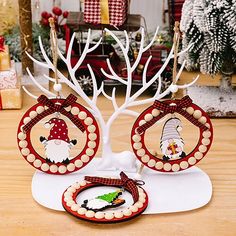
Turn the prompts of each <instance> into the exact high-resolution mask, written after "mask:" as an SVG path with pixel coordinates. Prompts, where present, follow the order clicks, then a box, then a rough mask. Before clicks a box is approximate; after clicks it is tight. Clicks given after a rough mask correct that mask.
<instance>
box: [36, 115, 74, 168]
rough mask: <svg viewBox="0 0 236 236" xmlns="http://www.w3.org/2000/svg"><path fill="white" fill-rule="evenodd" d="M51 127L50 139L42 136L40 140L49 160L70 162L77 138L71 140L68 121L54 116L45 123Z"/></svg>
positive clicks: (47, 126)
mask: <svg viewBox="0 0 236 236" xmlns="http://www.w3.org/2000/svg"><path fill="white" fill-rule="evenodd" d="M45 128H50V134H49V136H48V139H46V138H45V137H43V136H41V137H40V142H41V143H42V144H43V145H44V148H45V155H46V161H47V162H53V163H64V164H69V162H70V160H69V157H70V149H71V147H73V146H74V145H76V143H77V140H76V139H74V140H69V137H68V127H67V125H66V122H65V121H64V120H62V119H59V118H52V119H50V120H49V121H48V122H46V123H45Z"/></svg>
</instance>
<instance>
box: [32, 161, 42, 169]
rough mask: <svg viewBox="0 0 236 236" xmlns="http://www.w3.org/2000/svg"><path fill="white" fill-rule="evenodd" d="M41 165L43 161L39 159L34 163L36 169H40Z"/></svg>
mask: <svg viewBox="0 0 236 236" xmlns="http://www.w3.org/2000/svg"><path fill="white" fill-rule="evenodd" d="M41 165H42V161H40V160H39V159H36V160H35V161H34V166H35V167H36V168H39V167H40V166H41Z"/></svg>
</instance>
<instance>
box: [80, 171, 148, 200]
mask: <svg viewBox="0 0 236 236" xmlns="http://www.w3.org/2000/svg"><path fill="white" fill-rule="evenodd" d="M84 179H85V180H86V181H89V182H91V183H96V184H101V185H108V186H118V187H123V188H124V189H126V190H127V191H129V192H130V193H131V195H132V197H133V200H134V203H135V202H137V201H138V198H139V193H138V188H137V185H143V184H144V182H143V181H140V180H133V179H130V178H129V177H128V176H127V175H126V174H125V173H124V172H123V171H122V172H121V173H120V179H111V178H102V177H93V176H85V178H84Z"/></svg>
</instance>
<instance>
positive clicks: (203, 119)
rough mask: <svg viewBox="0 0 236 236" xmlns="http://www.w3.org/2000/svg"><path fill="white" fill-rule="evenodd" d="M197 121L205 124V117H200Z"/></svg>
mask: <svg viewBox="0 0 236 236" xmlns="http://www.w3.org/2000/svg"><path fill="white" fill-rule="evenodd" d="M198 121H199V122H200V123H202V124H206V122H207V118H206V117H205V116H202V117H201V118H200V119H198Z"/></svg>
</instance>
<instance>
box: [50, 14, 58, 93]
mask: <svg viewBox="0 0 236 236" xmlns="http://www.w3.org/2000/svg"><path fill="white" fill-rule="evenodd" d="M49 25H50V28H51V29H50V43H51V50H52V59H53V66H54V79H55V85H57V84H59V79H58V74H57V61H58V54H57V48H58V42H57V32H56V28H55V22H54V19H53V18H52V17H50V18H49ZM54 89H55V86H54ZM55 90H56V89H55ZM56 93H57V96H58V97H59V96H60V92H59V90H58V91H57V90H56Z"/></svg>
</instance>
